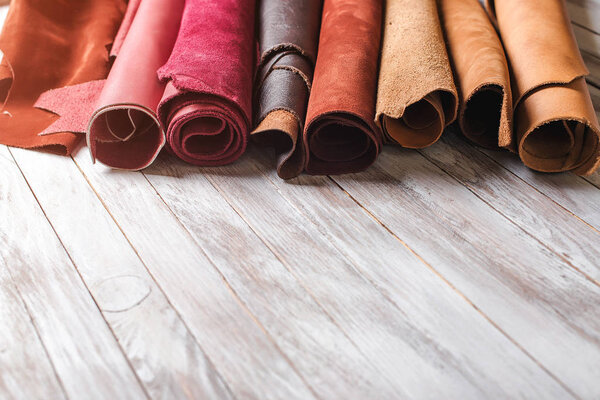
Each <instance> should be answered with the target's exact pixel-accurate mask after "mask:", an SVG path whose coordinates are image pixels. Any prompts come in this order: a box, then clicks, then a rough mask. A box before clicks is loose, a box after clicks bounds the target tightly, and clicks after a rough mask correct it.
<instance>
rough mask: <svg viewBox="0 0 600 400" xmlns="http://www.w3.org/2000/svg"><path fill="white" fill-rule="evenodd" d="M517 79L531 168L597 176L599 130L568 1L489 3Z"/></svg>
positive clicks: (523, 153)
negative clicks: (595, 173)
mask: <svg viewBox="0 0 600 400" xmlns="http://www.w3.org/2000/svg"><path fill="white" fill-rule="evenodd" d="M486 4H487V8H488V11H489V12H490V14H491V16H492V18H494V19H495V21H496V23H497V26H498V30H499V32H500V36H501V38H502V41H503V43H504V46H505V49H506V53H507V56H508V59H509V62H510V66H511V72H512V76H513V95H514V99H515V121H514V123H515V134H516V135H515V136H516V143H515V145H516V148H517V149H518V152H519V156H520V157H521V160H522V161H523V162H524V163H525V165H527V166H528V167H529V168H531V169H534V170H538V171H543V172H561V171H573V172H575V173H577V174H580V175H587V174H590V173H592V172H593V171H594V170H595V169H596V168H597V167H598V163H599V162H600V146H599V141H600V127H599V126H598V119H597V117H596V114H595V112H594V108H593V106H592V102H591V99H590V94H589V91H588V88H587V84H586V82H585V79H584V77H585V76H586V75H587V74H588V70H587V68H586V67H585V65H584V63H583V60H582V58H581V54H580V53H579V49H578V47H577V43H576V41H575V38H574V35H573V31H572V28H571V24H570V21H569V18H568V14H567V11H566V5H565V2H564V0H547V1H545V2H544V5H543V7H541V6H540V5H539V4H538V2H533V1H522V0H496V1H487V2H486Z"/></svg>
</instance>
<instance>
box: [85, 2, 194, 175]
mask: <svg viewBox="0 0 600 400" xmlns="http://www.w3.org/2000/svg"><path fill="white" fill-rule="evenodd" d="M183 5H184V0H170V1H169V2H165V1H164V0H142V1H141V3H140V4H139V8H138V9H137V12H136V13H135V18H134V19H133V22H132V24H131V26H130V28H129V29H128V32H127V34H126V38H125V40H124V42H123V45H122V47H121V49H120V51H119V56H118V57H117V58H116V61H115V63H114V66H113V68H112V69H111V71H110V75H109V76H108V79H107V80H106V83H105V85H104V88H103V90H102V93H101V94H100V97H99V100H98V103H97V105H96V108H95V112H94V114H93V116H92V118H91V120H90V123H89V125H88V129H87V135H86V136H87V143H88V147H89V148H90V152H91V154H92V157H93V159H94V160H98V161H100V162H102V163H103V164H106V165H108V166H110V167H113V168H118V169H127V170H138V169H142V168H145V167H147V166H149V165H150V164H151V163H152V162H153V161H154V159H155V158H156V157H157V156H158V153H159V152H160V150H161V149H162V147H163V146H164V144H165V134H164V129H163V127H162V126H161V125H160V122H159V121H158V118H157V116H156V109H157V107H158V104H159V102H160V99H161V98H162V96H163V94H164V91H165V84H164V83H163V82H161V81H160V80H159V79H158V76H157V73H156V71H157V70H158V69H159V68H160V67H161V66H162V65H163V64H164V63H165V62H166V61H167V60H168V58H169V55H170V54H171V51H172V49H173V45H174V44H175V39H176V38H177V33H178V31H179V23H180V22H181V15H182V12H183Z"/></svg>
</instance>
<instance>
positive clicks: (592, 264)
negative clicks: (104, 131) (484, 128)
mask: <svg viewBox="0 0 600 400" xmlns="http://www.w3.org/2000/svg"><path fill="white" fill-rule="evenodd" d="M3 11H4V12H5V11H6V9H3ZM569 12H570V15H571V17H572V20H573V23H574V27H575V32H576V34H577V38H578V40H579V43H580V45H581V48H582V50H583V52H584V55H585V58H586V61H587V63H588V66H589V68H590V70H591V72H592V75H591V76H590V78H589V82H590V89H591V91H592V95H593V97H594V101H595V103H596V104H597V105H598V108H597V109H598V110H600V89H599V87H600V35H599V33H600V0H570V1H569ZM0 171H2V172H1V173H0V398H2V399H5V398H6V399H143V398H156V399H186V398H187V399H257V400H264V399H286V400H287V399H405V398H406V399H409V398H413V399H425V398H432V399H433V398H435V399H438V398H444V399H483V398H493V399H498V398H507V399H514V398H528V399H547V398H553V399H567V398H577V399H599V398H600V175H599V174H596V175H594V176H592V177H589V178H580V177H577V176H574V175H571V174H561V175H543V174H538V173H534V172H532V171H530V170H528V169H526V168H525V167H523V166H522V165H521V164H520V162H519V161H518V160H517V159H516V158H515V156H513V155H510V154H507V153H503V152H491V151H483V150H481V149H477V148H475V147H472V146H471V145H469V144H467V143H466V142H465V141H464V140H462V139H461V138H458V137H456V136H454V135H453V134H451V133H448V134H447V135H446V136H445V138H444V139H443V140H442V141H441V142H440V143H438V144H437V145H435V146H433V147H431V148H429V149H426V150H422V151H409V150H402V149H399V148H393V147H391V148H388V149H386V150H385V151H384V153H383V155H382V156H381V159H380V160H379V161H378V163H377V164H376V165H375V166H374V167H373V168H372V169H370V170H369V171H368V172H365V173H362V174H357V175H352V176H344V177H335V178H331V177H309V176H303V177H300V178H298V179H296V180H293V181H291V182H289V183H286V182H282V181H281V180H279V179H278V178H277V177H276V175H275V173H274V171H273V158H272V157H271V156H270V155H269V154H265V153H264V150H261V149H255V148H252V149H251V150H250V151H249V154H248V155H247V156H245V157H244V158H243V159H242V160H241V161H240V162H239V163H237V164H235V165H233V166H230V167H227V168H221V169H198V168H194V167H191V166H188V165H184V164H183V163H181V162H178V161H176V160H174V159H172V158H169V157H168V156H165V157H162V158H161V159H160V160H159V162H158V163H157V164H156V165H154V166H153V167H152V168H150V169H148V170H146V171H144V172H143V173H126V172H117V171H109V170H107V169H105V168H103V167H101V166H98V165H92V164H91V162H90V159H89V156H88V155H87V153H86V152H85V151H80V152H78V153H77V154H76V155H75V156H74V157H72V158H61V157H57V156H53V155H50V154H43V153H37V152H30V151H25V150H20V149H9V148H7V147H4V146H2V147H0Z"/></svg>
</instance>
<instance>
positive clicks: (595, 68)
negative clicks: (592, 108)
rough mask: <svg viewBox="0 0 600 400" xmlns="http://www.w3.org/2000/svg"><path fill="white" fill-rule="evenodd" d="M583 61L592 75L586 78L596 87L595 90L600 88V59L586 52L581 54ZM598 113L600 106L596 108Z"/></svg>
mask: <svg viewBox="0 0 600 400" xmlns="http://www.w3.org/2000/svg"><path fill="white" fill-rule="evenodd" d="M581 55H582V56H583V61H585V65H586V66H587V68H588V69H589V71H590V74H589V75H588V76H587V77H586V79H587V81H588V82H589V83H591V84H592V85H594V86H595V87H594V88H595V89H598V88H600V58H598V57H595V56H593V55H591V54H589V53H586V52H585V51H582V52H581ZM596 111H598V112H600V106H597V107H596Z"/></svg>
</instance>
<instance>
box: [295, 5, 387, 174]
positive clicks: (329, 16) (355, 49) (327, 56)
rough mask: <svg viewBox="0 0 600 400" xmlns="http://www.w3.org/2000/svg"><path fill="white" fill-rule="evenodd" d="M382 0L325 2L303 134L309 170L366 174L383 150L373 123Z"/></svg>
mask: <svg viewBox="0 0 600 400" xmlns="http://www.w3.org/2000/svg"><path fill="white" fill-rule="evenodd" d="M381 3H382V2H381V1H377V0H374V1H365V0H325V2H324V5H323V17H322V23H321V35H320V39H319V54H318V56H317V63H316V66H315V73H314V80H313V86H312V91H311V94H310V99H309V102H308V111H307V118H306V121H307V123H306V127H305V132H304V145H305V153H306V172H307V173H309V174H344V173H353V172H359V171H363V170H365V169H366V168H367V167H369V166H370V165H371V164H373V162H375V160H376V158H377V156H378V154H379V151H380V149H381V146H382V135H381V131H380V130H379V129H378V128H377V126H376V125H375V123H374V117H375V97H376V91H377V69H378V60H379V49H380V45H381V24H382V18H383V15H382V12H383V9H382V4H381Z"/></svg>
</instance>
